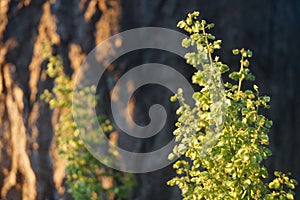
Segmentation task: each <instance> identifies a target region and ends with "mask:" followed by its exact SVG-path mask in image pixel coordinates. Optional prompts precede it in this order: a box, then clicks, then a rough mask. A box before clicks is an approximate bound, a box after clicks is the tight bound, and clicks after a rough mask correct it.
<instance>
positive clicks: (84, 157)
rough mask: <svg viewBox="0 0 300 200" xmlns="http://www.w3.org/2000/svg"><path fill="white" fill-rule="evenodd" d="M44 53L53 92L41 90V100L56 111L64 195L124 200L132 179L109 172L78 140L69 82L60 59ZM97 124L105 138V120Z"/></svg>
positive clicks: (94, 199)
mask: <svg viewBox="0 0 300 200" xmlns="http://www.w3.org/2000/svg"><path fill="white" fill-rule="evenodd" d="M46 47H47V46H45V49H46ZM48 49H49V48H48ZM44 53H45V56H46V58H48V59H49V63H48V65H47V74H48V76H49V77H51V78H54V88H53V90H52V92H50V91H48V90H45V91H44V93H43V95H42V99H44V100H45V101H46V102H48V103H49V105H50V108H51V109H56V110H58V111H59V119H58V122H57V124H56V125H55V132H56V142H57V147H58V151H59V154H60V156H61V157H63V158H64V159H65V160H66V161H67V164H66V183H67V185H68V192H69V193H70V194H71V195H72V196H73V197H74V198H75V199H78V200H79V199H80V200H81V199H92V200H98V199H106V198H107V197H108V198H109V199H126V198H127V197H128V196H129V194H130V192H131V189H132V186H133V184H134V179H133V176H132V175H131V174H125V173H121V172H117V171H114V170H113V169H109V168H108V167H106V166H105V165H103V164H102V163H100V162H99V161H98V160H97V159H96V158H94V157H93V156H92V155H91V154H90V153H89V151H88V150H87V149H86V148H85V146H84V144H83V141H82V140H81V138H80V137H79V134H80V130H79V129H78V126H77V124H75V122H74V121H73V118H72V90H73V82H72V80H71V79H70V77H68V76H67V75H66V74H65V73H64V71H63V64H62V60H61V58H60V57H59V56H53V55H51V54H52V53H51V52H50V53H49V50H48V51H45V52H44ZM85 90H86V91H88V90H95V88H85ZM86 99H87V101H92V100H93V97H89V96H87V97H86ZM81 103H83V102H81ZM80 112H81V113H80V114H82V115H85V114H86V113H85V109H84V108H83V109H82V111H80ZM99 122H100V124H101V128H102V130H103V131H104V132H105V133H107V134H108V133H109V132H111V131H112V130H113V126H112V125H111V123H110V121H109V120H106V119H105V118H103V117H99ZM99 131H100V130H99ZM98 135H99V134H98ZM112 156H114V155H112Z"/></svg>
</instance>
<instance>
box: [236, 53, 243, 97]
mask: <svg viewBox="0 0 300 200" xmlns="http://www.w3.org/2000/svg"><path fill="white" fill-rule="evenodd" d="M243 62H244V57H243V56H242V59H241V67H240V71H239V74H241V73H242V72H243V71H244V66H243ZM243 80H244V77H242V76H241V77H240V79H239V87H238V91H237V95H238V96H239V94H240V91H241V87H242V81H243Z"/></svg>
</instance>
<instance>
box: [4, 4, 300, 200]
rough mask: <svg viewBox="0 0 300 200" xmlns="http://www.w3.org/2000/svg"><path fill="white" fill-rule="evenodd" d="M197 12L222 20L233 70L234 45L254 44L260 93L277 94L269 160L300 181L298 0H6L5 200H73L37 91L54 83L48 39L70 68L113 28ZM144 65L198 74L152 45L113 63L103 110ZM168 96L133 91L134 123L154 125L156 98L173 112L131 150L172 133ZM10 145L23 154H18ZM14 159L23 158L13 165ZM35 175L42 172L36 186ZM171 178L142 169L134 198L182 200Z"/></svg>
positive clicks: (166, 22)
mask: <svg viewBox="0 0 300 200" xmlns="http://www.w3.org/2000/svg"><path fill="white" fill-rule="evenodd" d="M194 10H199V11H200V12H201V16H202V17H204V18H205V19H207V21H209V22H214V23H215V24H216V28H215V29H214V31H213V33H214V34H215V35H216V37H217V38H218V39H221V40H223V45H222V46H223V48H222V50H221V51H220V52H218V54H220V55H221V58H222V60H223V62H225V63H227V64H229V65H230V66H232V67H233V68H235V67H237V66H238V58H236V57H234V56H232V55H231V50H232V49H233V48H242V47H245V48H247V49H248V48H249V49H251V50H253V52H254V58H252V60H251V69H252V72H253V73H254V75H255V76H256V83H257V84H258V85H259V86H260V91H261V94H267V95H270V96H271V109H270V110H269V111H267V112H266V114H267V116H268V117H269V118H270V119H272V120H273V124H274V125H273V127H272V129H271V133H270V141H271V149H272V151H273V156H271V157H270V158H269V160H268V162H267V163H266V164H267V166H268V168H269V171H270V172H271V171H273V170H274V169H276V170H281V171H285V172H292V174H293V177H294V178H296V179H298V180H300V157H299V155H300V147H299V145H300V135H299V133H300V101H299V97H300V95H299V94H300V90H299V87H298V85H299V84H300V78H299V77H300V59H299V58H300V51H299V47H300V37H299V32H300V23H299V22H300V1H298V0H276V1H274V0H264V1H261V0H251V1H241V0H230V1H229V0H215V1H208V0H189V1H183V0H180V1H179V0H178V1H177V0H123V1H121V0H98V1H97V0H95V1H89V0H81V1H80V0H56V1H55V0H52V1H46V0H31V1H30V0H24V1H22V0H19V1H15V0H10V1H9V0H0V95H1V96H0V159H1V164H0V188H1V191H2V190H3V186H4V182H5V181H8V180H10V179H9V178H7V175H8V172H9V171H10V170H12V169H14V170H16V175H17V178H16V179H15V180H16V182H12V183H11V184H12V186H13V187H12V189H11V190H10V191H9V193H8V195H7V199H16V200H17V199H22V198H21V196H22V195H23V199H25V198H24V194H25V193H26V192H24V190H26V191H29V192H34V191H35V190H36V191H37V199H41V200H44V199H59V197H62V198H64V199H68V198H69V197H68V196H67V195H65V194H64V192H63V185H62V183H61V181H62V179H63V173H62V172H63V167H62V166H61V165H62V164H61V160H60V158H59V157H58V156H57V153H56V151H55V148H56V147H55V144H53V143H51V141H52V139H53V129H52V128H53V126H52V123H51V119H53V117H55V113H52V111H50V110H49V109H48V106H47V105H46V104H45V103H44V102H43V101H41V100H40V98H39V95H40V94H41V93H42V92H43V90H44V89H45V88H50V89H51V88H52V86H53V80H51V79H49V78H47V77H45V68H46V66H45V63H44V62H43V58H42V54H41V50H42V47H41V43H42V41H48V42H49V41H53V42H54V43H55V44H56V46H57V48H56V51H57V53H58V54H60V55H61V56H62V57H63V61H64V66H65V71H66V73H68V74H70V75H72V74H73V72H74V71H75V72H76V70H78V68H79V67H80V63H81V62H82V60H83V59H84V56H85V55H87V54H88V53H89V52H90V51H91V50H92V49H93V48H94V47H95V46H96V44H98V43H100V42H101V41H102V40H104V39H106V38H108V37H110V36H111V35H113V34H116V33H118V32H120V31H124V30H128V29H132V28H137V27H146V26H158V27H165V28H171V29H174V30H178V29H177V27H176V24H177V22H178V21H179V20H181V19H183V18H185V17H186V14H187V13H188V12H192V11H194ZM145 39H147V38H145ZM148 62H160V63H163V64H167V65H170V66H173V67H174V68H176V69H178V70H179V71H180V72H181V73H182V74H185V75H186V76H187V77H189V76H190V75H191V73H192V68H191V67H189V66H186V65H185V64H184V60H182V59H180V58H177V57H175V56H174V55H170V54H168V53H164V52H163V53H162V52H157V51H154V50H152V51H151V50H147V51H141V52H135V53H132V54H129V55H127V56H125V57H123V58H122V59H120V61H118V62H116V63H115V64H114V68H113V69H112V70H111V71H110V72H108V73H107V74H106V76H105V78H104V80H103V84H102V85H101V86H99V87H100V89H101V91H102V92H101V95H102V96H103V102H101V103H102V104H101V105H103V108H102V110H103V112H104V113H107V114H108V115H109V111H108V110H107V108H108V106H107V101H106V100H107V99H108V94H109V91H110V90H111V89H112V87H111V85H110V83H111V82H113V81H115V80H116V79H117V78H118V77H120V76H121V75H122V74H123V73H124V72H126V71H127V70H128V69H130V68H131V67H134V66H136V65H138V64H142V63H148ZM166 94H167V95H166ZM22 95H23V96H22ZM149 96H150V97H151V98H145V97H149ZM169 96H170V95H169V92H168V91H166V90H165V89H164V88H162V87H155V86H147V87H143V88H141V89H140V90H138V91H137V92H136V95H135V104H134V106H133V108H132V109H133V113H134V118H135V121H136V122H137V123H139V124H145V123H147V122H148V120H149V119H148V116H147V111H148V108H149V106H150V105H152V104H153V103H157V102H160V103H161V104H163V105H165V108H166V110H167V111H168V113H169V118H168V123H167V124H166V126H165V127H164V129H163V130H162V132H161V133H160V134H159V135H157V136H156V137H153V138H151V139H148V140H140V141H135V143H134V149H136V150H138V151H147V150H151V149H152V150H153V148H155V147H158V146H161V145H163V144H165V143H166V142H167V141H169V140H170V138H171V137H172V130H173V129H174V125H173V124H174V122H175V121H176V116H174V114H173V113H175V109H176V105H173V104H170V103H169ZM16 121H17V122H19V123H18V124H16V123H15V122H16ZM16 138H17V139H16ZM126 142H130V139H129V138H126V136H122V135H121V137H120V143H126ZM14 151H15V152H18V154H17V156H13V155H16V154H14V153H13V152H14ZM13 161H15V162H13ZM12 163H18V164H17V167H16V166H14V165H12ZM30 174H31V175H35V176H36V179H37V184H36V186H34V187H33V186H32V184H31V181H30ZM173 176H174V171H173V170H172V167H171V166H169V167H166V168H164V169H161V170H159V171H156V172H151V173H145V174H138V175H137V180H138V187H136V188H135V190H134V192H133V194H132V198H131V199H138V200H148V199H149V200H150V199H151V200H152V199H180V193H179V190H178V189H177V188H176V187H173V188H171V187H168V186H167V185H166V181H167V180H169V179H170V178H172V177H173ZM24 180H25V181H24ZM26 180H27V181H26ZM22 189H23V193H22ZM29 196H30V195H29ZM298 197H299V194H298ZM2 198H3V197H2Z"/></svg>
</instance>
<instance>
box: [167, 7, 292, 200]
mask: <svg viewBox="0 0 300 200" xmlns="http://www.w3.org/2000/svg"><path fill="white" fill-rule="evenodd" d="M198 17H199V12H194V13H192V14H189V15H188V17H187V18H186V20H183V21H180V22H179V23H178V27H180V28H182V29H184V30H185V31H187V32H188V33H189V34H190V37H189V38H186V39H184V40H183V42H182V45H183V46H184V47H190V46H194V47H196V49H197V51H196V52H191V53H187V54H186V59H187V63H188V64H191V65H192V66H193V67H195V68H196V69H197V71H196V72H195V74H194V75H193V77H192V81H193V83H194V84H197V85H199V86H200V87H201V90H200V91H197V92H195V93H194V95H193V98H194V100H195V106H192V107H191V106H189V105H187V104H185V103H184V98H183V95H182V92H183V91H182V90H179V91H178V93H177V94H176V95H175V96H173V97H172V98H171V100H172V101H175V100H179V102H181V106H180V107H179V109H178V110H177V114H179V115H180V117H179V119H178V122H177V123H176V126H177V129H176V130H175V131H174V135H175V136H176V140H177V141H178V142H179V144H178V145H177V146H175V147H174V150H173V154H171V155H170V159H172V158H174V156H175V155H177V156H180V155H184V157H185V158H184V159H180V160H178V161H177V162H176V163H175V164H174V168H175V169H176V171H177V174H178V176H177V177H175V178H173V179H172V180H170V181H169V182H168V184H169V185H171V186H174V185H177V186H178V187H179V188H180V189H181V192H182V196H183V197H184V199H186V200H191V199H195V200H198V199H211V200H215V199H222V200H223V199H294V195H295V193H294V192H293V189H294V188H295V185H296V184H297V183H296V181H295V180H294V179H291V178H289V177H288V176H287V175H286V174H283V173H281V172H275V173H274V174H275V176H276V178H275V179H274V180H273V181H271V182H270V183H266V179H267V177H268V172H267V169H266V167H265V166H264V165H263V163H262V162H263V160H265V159H266V158H267V157H268V156H270V155H271V151H270V149H269V148H268V147H267V145H268V144H269V138H268V134H267V133H268V132H269V129H270V128H271V126H272V121H271V120H268V119H267V118H266V117H265V116H264V115H262V114H260V113H261V112H260V110H261V108H269V105H268V102H269V101H270V97H268V96H260V95H259V90H258V86H256V85H253V88H252V89H246V90H243V87H242V84H243V82H244V81H253V80H254V78H255V77H254V75H253V74H251V73H250V70H249V68H248V67H249V58H250V57H252V52H251V51H249V50H245V49H240V50H239V49H235V50H233V54H234V55H240V56H241V60H240V69H239V71H234V72H231V73H230V74H229V78H230V79H231V80H232V81H231V82H230V83H229V82H227V83H225V84H224V86H225V88H223V86H222V85H223V84H222V79H221V74H223V73H225V72H227V71H229V67H228V66H227V65H225V64H223V63H222V62H221V61H219V58H218V57H217V56H216V57H215V58H214V59H213V58H212V54H213V53H214V52H215V50H217V49H220V48H221V46H220V45H221V41H220V40H215V37H214V36H213V35H212V34H210V33H207V31H208V30H210V29H211V28H213V27H214V24H208V23H206V21H205V20H201V21H198V20H197V18H198ZM199 66H201V67H202V69H201V70H200V68H199Z"/></svg>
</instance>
